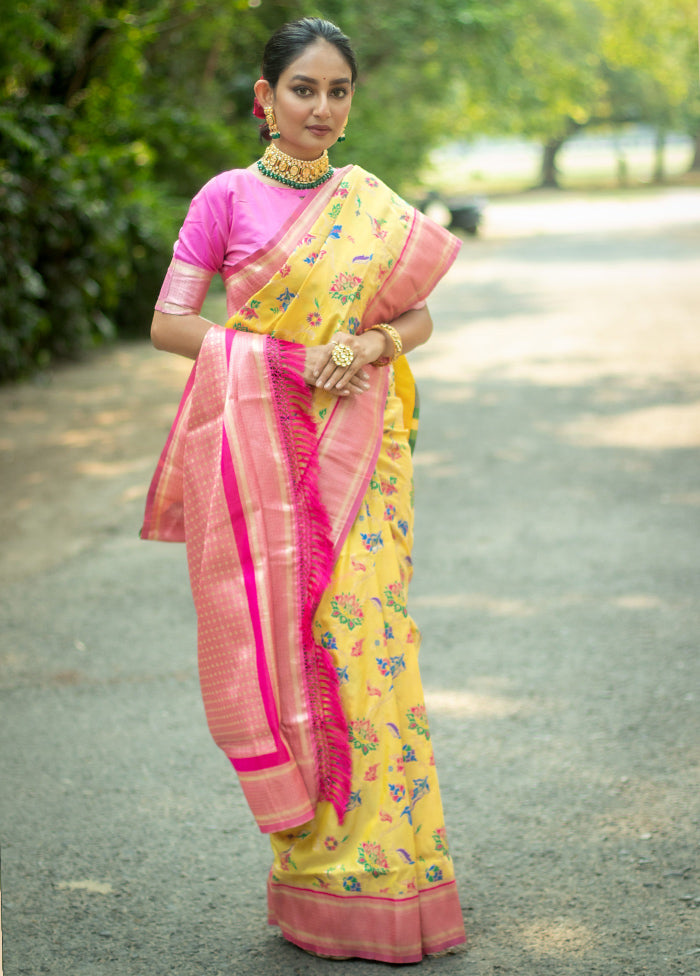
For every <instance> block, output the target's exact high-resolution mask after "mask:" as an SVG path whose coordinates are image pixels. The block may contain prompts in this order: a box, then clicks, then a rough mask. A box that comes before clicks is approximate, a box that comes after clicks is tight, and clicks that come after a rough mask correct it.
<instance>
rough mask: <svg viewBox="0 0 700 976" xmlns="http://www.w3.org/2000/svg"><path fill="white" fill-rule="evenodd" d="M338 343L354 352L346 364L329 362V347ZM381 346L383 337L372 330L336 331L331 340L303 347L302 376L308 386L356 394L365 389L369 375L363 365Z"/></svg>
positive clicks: (330, 358) (377, 353) (380, 352)
mask: <svg viewBox="0 0 700 976" xmlns="http://www.w3.org/2000/svg"><path fill="white" fill-rule="evenodd" d="M339 343H342V344H343V345H345V346H347V347H348V348H349V349H351V350H352V352H353V353H354V357H353V360H352V363H351V364H350V365H349V366H345V367H343V366H338V365H337V364H336V363H334V362H333V350H334V349H335V347H336V346H337V345H338V344H339ZM383 348H384V337H383V335H382V334H381V333H379V334H377V332H376V331H373V332H372V333H370V332H365V333H363V334H362V335H350V334H349V333H345V332H336V334H335V336H334V338H333V341H332V342H328V343H326V344H325V345H323V346H309V347H308V348H307V350H306V362H305V366H304V379H305V380H306V382H307V383H308V384H309V386H318V387H322V388H323V389H324V390H326V391H327V392H328V393H332V394H333V396H339V397H347V396H358V395H359V394H360V393H365V392H366V391H367V390H368V389H369V376H368V374H367V370H366V369H365V368H364V367H365V366H368V365H370V363H373V362H374V360H375V359H377V358H379V356H380V355H381V354H382V351H383Z"/></svg>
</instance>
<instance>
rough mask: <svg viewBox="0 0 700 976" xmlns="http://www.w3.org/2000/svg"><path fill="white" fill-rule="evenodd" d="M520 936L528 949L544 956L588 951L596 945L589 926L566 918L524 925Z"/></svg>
mask: <svg viewBox="0 0 700 976" xmlns="http://www.w3.org/2000/svg"><path fill="white" fill-rule="evenodd" d="M519 938H520V940H521V942H522V944H523V946H524V947H525V948H526V949H528V950H529V951H530V952H532V953H536V954H537V955H542V956H567V955H570V954H572V953H581V952H586V951H587V950H589V949H593V948H594V946H595V937H594V935H593V933H592V932H591V930H590V929H589V928H587V927H586V926H585V925H580V924H579V923H578V922H572V921H569V920H567V919H564V918H555V919H552V920H551V921H543V922H532V923H531V924H530V925H524V926H522V927H521V929H520V934H519Z"/></svg>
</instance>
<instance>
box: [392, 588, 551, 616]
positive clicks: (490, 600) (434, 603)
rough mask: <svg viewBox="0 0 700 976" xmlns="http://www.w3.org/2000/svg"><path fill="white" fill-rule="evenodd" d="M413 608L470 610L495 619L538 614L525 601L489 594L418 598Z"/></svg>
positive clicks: (443, 595) (413, 602)
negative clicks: (479, 611)
mask: <svg viewBox="0 0 700 976" xmlns="http://www.w3.org/2000/svg"><path fill="white" fill-rule="evenodd" d="M411 606H415V607H431V608H440V609H448V608H450V607H460V608H462V609H465V610H466V609H469V610H482V611H484V612H485V613H488V614H491V615H492V616H494V617H531V616H532V615H533V614H534V613H537V610H536V608H535V607H533V606H532V605H531V604H529V603H527V602H526V601H525V600H513V599H503V598H499V597H495V596H490V595H489V594H487V593H453V594H441V593H436V594H434V595H431V596H418V597H416V598H415V599H414V600H412V601H411Z"/></svg>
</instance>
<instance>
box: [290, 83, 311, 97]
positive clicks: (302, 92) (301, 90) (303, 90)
mask: <svg viewBox="0 0 700 976" xmlns="http://www.w3.org/2000/svg"><path fill="white" fill-rule="evenodd" d="M294 92H295V94H296V95H308V94H310V92H311V89H310V88H306V86H304V85H300V86H299V87H298V88H295V89H294Z"/></svg>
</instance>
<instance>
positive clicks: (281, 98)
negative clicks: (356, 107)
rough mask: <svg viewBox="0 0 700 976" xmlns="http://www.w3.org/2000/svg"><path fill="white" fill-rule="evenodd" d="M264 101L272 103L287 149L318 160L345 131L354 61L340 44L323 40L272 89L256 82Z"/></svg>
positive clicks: (299, 156)
mask: <svg viewBox="0 0 700 976" xmlns="http://www.w3.org/2000/svg"><path fill="white" fill-rule="evenodd" d="M258 86H264V87H261V89H260V91H258V92H257V94H258V98H259V99H260V101H261V102H262V104H263V105H272V106H273V108H274V110H275V118H276V119H277V128H278V129H279V130H280V138H279V139H278V140H276V144H277V146H278V147H279V148H280V149H281V150H282V152H285V153H288V154H289V155H290V156H294V157H295V158H296V159H316V158H317V157H318V156H320V155H321V153H322V152H323V150H324V149H328V147H329V146H332V145H333V143H334V142H336V141H337V139H338V136H339V135H340V134H341V133H342V131H343V127H344V126H345V121H346V119H347V117H348V113H349V112H350V104H351V102H352V94H353V87H352V77H351V71H350V65H349V64H348V63H347V61H346V60H345V58H344V57H343V56H342V54H341V53H340V51H339V50H338V48H337V47H336V46H335V45H334V44H329V43H328V41H324V40H322V39H319V40H318V41H314V43H313V44H309V46H308V47H307V48H306V49H305V50H304V52H303V53H302V54H301V55H300V56H299V57H298V58H297V59H296V61H292V63H291V64H290V65H288V66H287V68H285V70H284V71H283V72H282V74H281V75H280V78H279V81H278V82H277V88H276V89H275V90H274V91H273V90H272V88H271V87H270V86H269V85H268V83H267V82H266V81H259V82H258V83H257V84H256V86H255V87H256V90H257V89H258Z"/></svg>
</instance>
